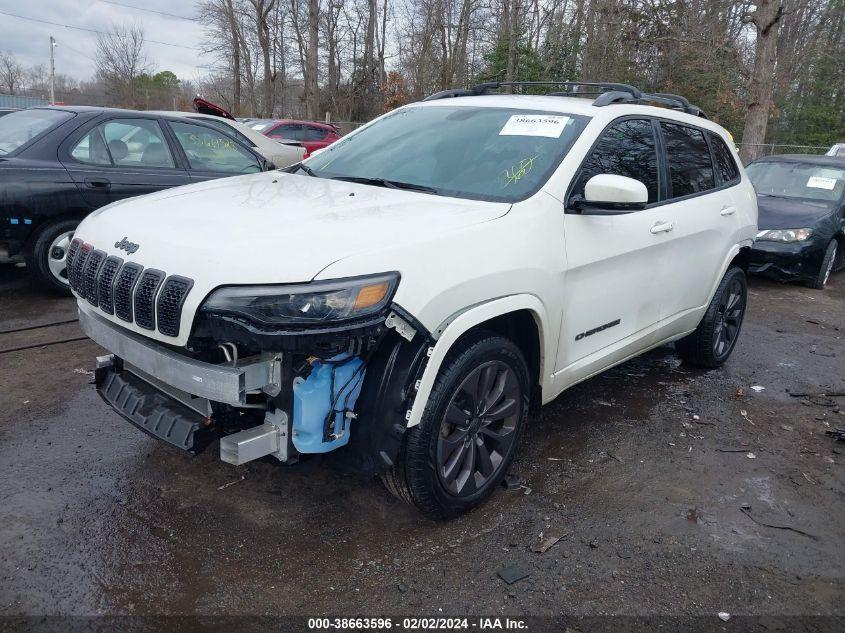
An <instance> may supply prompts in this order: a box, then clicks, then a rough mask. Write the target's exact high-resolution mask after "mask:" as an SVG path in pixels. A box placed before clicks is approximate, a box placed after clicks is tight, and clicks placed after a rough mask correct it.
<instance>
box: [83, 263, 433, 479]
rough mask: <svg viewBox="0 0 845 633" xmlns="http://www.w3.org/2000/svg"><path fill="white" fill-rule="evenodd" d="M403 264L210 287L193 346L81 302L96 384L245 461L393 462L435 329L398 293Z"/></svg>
mask: <svg viewBox="0 0 845 633" xmlns="http://www.w3.org/2000/svg"><path fill="white" fill-rule="evenodd" d="M398 279H399V276H398V274H396V273H387V274H383V275H375V276H368V277H362V278H354V279H345V280H339V281H336V282H313V283H310V284H299V285H293V286H261V287H255V286H231V287H224V288H220V289H218V290H216V291H215V292H213V293H211V295H210V296H209V297H208V298H207V299H206V301H205V302H204V303H203V305H202V307H201V308H200V310H199V311H198V312H197V314H196V317H195V319H194V325H193V330H192V333H191V336H190V339H189V341H188V344H187V346H186V347H185V348H176V347H170V346H167V345H163V344H160V343H156V342H154V341H152V340H150V339H148V338H146V337H143V336H141V335H138V334H135V333H133V332H130V331H128V330H126V329H124V328H121V327H119V326H116V325H114V324H112V323H110V322H109V321H108V320H106V319H104V318H102V317H100V316H99V315H97V314H96V313H95V312H93V311H89V310H87V309H85V308H83V309H81V310H80V322H81V324H82V327H83V329H84V330H85V332H86V334H88V336H89V337H90V338H92V339H93V340H94V341H96V342H97V343H99V344H100V345H101V346H103V347H105V348H106V349H107V350H109V352H111V355H109V356H105V357H100V358H98V361H97V369H96V373H95V377H96V384H97V390H98V392H99V393H100V395H101V396H102V397H103V399H104V400H105V401H106V402H108V403H109V404H110V405H111V406H112V408H114V409H115V411H117V412H118V413H119V414H120V415H121V416H123V417H124V418H125V419H127V420H128V421H130V422H131V423H132V424H134V425H135V426H137V427H139V428H140V429H142V430H143V431H145V432H147V433H149V434H150V435H152V436H154V437H156V438H158V439H161V440H163V441H166V442H168V443H169V444H171V445H174V446H176V447H178V448H180V449H183V450H186V451H188V452H191V453H197V452H199V451H201V450H203V449H204V448H205V447H207V446H208V444H209V443H211V442H212V441H213V440H215V439H217V438H218V437H219V438H220V456H221V459H223V460H224V461H226V462H229V463H232V464H243V463H245V462H248V461H251V460H253V459H258V458H260V457H265V456H268V455H269V456H273V457H275V458H276V459H278V460H279V461H282V462H285V463H292V462H295V461H297V460H298V459H299V456H300V455H307V454H316V453H331V454H332V457H333V459H335V460H336V461H337V462H338V463H340V464H341V465H342V466H343V467H345V468H346V469H348V470H350V471H354V472H358V473H361V474H366V475H374V474H377V473H379V472H381V471H382V470H384V469H385V468H388V467H390V466H391V465H392V464H393V460H394V459H395V456H396V454H397V453H398V451H399V448H400V445H401V442H402V437H403V435H404V432H405V428H406V419H407V411H408V410H409V409H410V406H411V404H412V401H413V396H414V393H415V385H416V382H417V380H418V379H419V377H420V375H421V373H422V370H423V369H424V365H425V361H426V360H427V357H428V356H427V353H428V350H429V347H430V346H431V344H432V341H431V338H430V335H429V334H428V333H427V332H426V331H425V330H424V328H423V327H422V326H421V325H420V324H419V323H417V322H416V321H415V320H414V319H413V318H412V317H411V316H410V315H408V314H406V313H405V312H404V311H403V310H402V309H401V307H399V306H397V305H395V304H393V303H391V300H392V296H393V294H394V292H395V289H396V285H397V284H398Z"/></svg>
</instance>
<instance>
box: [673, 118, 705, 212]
mask: <svg viewBox="0 0 845 633" xmlns="http://www.w3.org/2000/svg"><path fill="white" fill-rule="evenodd" d="M660 127H661V129H662V130H663V140H664V144H665V145H666V159H667V162H668V163H669V182H670V186H671V192H672V193H671V197H672V198H681V197H683V196H689V195H692V194H696V193H702V192H704V191H708V190H710V189H713V188H715V187H716V178H715V172H714V170H713V162H712V161H711V159H710V149H709V148H708V147H707V140H706V139H705V138H704V133H703V132H702V131H701V130H698V129H696V128H693V127H688V126H686V125H678V124H677V123H667V122H665V121H662V122H661V123H660Z"/></svg>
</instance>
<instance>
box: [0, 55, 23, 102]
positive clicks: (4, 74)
mask: <svg viewBox="0 0 845 633" xmlns="http://www.w3.org/2000/svg"><path fill="white" fill-rule="evenodd" d="M23 78H24V71H23V67H22V66H21V65H20V64H19V63H18V60H17V58H16V57H15V56H14V55H12V53H9V52H6V53H3V52H0V89H2V90H3V91H4V92H6V93H7V94H10V95H13V94H16V93H17V91H18V90H20V88H21V84H22V83H23Z"/></svg>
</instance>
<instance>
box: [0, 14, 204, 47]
mask: <svg viewBox="0 0 845 633" xmlns="http://www.w3.org/2000/svg"><path fill="white" fill-rule="evenodd" d="M0 15H7V16H9V17H10V18H18V19H20V20H29V21H30V22H39V23H40V24H49V25H50V26H58V27H61V28H65V29H74V30H77V31H85V32H87V33H96V34H97V35H116V34H115V33H106V32H105V31H98V30H97V29H88V28H85V27H84V26H71V25H70V24H59V23H58V22H50V21H49V20H42V19H40V18H30V17H28V16H26V15H17V14H15V13H9V12H8V11H0ZM119 37H125V36H120V35H119ZM144 41H145V42H148V43H150V44H161V45H162V46H173V47H175V48H187V49H188V50H191V51H199V50H202V49H199V48H197V47H196V46H185V45H184V44H173V43H172V42H161V41H159V40H148V39H146V38H144Z"/></svg>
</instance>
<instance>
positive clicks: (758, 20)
mask: <svg viewBox="0 0 845 633" xmlns="http://www.w3.org/2000/svg"><path fill="white" fill-rule="evenodd" d="M782 17H783V5H782V4H781V0H760V1H759V2H758V3H757V11H755V12H754V13H753V14H751V15H749V16H746V18H745V20H746V21H748V22H751V23H752V24H754V26H755V27H757V42H756V46H755V50H754V70H753V72H752V73H751V76H750V77H749V78H748V111H747V112H746V114H745V128H744V129H743V132H742V144H743V145H742V149H741V151H740V157H741V158H742V160H743V162H744V163H746V164H747V163H748V162H750V161H752V160H754V159H755V158H757V157H758V156H759V155H760V151H761V147H760V144H762V143H763V142H764V141H765V140H766V128H767V126H768V123H769V110H771V107H772V88H773V85H774V73H775V62H776V61H777V45H778V33H779V32H780V20H781V18H782Z"/></svg>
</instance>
